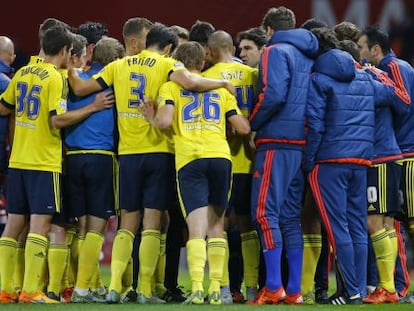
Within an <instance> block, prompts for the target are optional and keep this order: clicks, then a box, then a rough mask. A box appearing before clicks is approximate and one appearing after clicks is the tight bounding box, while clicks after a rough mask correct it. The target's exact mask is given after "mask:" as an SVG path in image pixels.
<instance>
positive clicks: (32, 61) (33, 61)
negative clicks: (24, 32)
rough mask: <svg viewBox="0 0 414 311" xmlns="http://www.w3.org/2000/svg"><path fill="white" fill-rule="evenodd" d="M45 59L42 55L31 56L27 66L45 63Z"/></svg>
mask: <svg viewBox="0 0 414 311" xmlns="http://www.w3.org/2000/svg"><path fill="white" fill-rule="evenodd" d="M43 62H44V59H43V58H42V57H40V56H37V55H35V56H30V59H29V62H28V63H27V66H29V65H36V64H40V63H43Z"/></svg>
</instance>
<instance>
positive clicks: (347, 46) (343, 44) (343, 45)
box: [338, 40, 361, 62]
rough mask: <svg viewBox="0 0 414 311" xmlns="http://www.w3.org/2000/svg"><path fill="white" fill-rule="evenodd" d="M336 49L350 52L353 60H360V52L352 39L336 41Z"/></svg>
mask: <svg viewBox="0 0 414 311" xmlns="http://www.w3.org/2000/svg"><path fill="white" fill-rule="evenodd" d="M338 49H340V50H342V51H345V52H348V53H349V54H351V56H352V57H353V59H354V60H356V61H357V62H359V61H360V60H361V53H360V52H359V47H358V45H357V44H356V43H355V42H354V41H352V40H342V41H339V42H338Z"/></svg>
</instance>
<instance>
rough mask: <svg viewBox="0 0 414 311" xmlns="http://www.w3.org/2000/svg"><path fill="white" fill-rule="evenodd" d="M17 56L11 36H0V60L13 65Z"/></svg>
mask: <svg viewBox="0 0 414 311" xmlns="http://www.w3.org/2000/svg"><path fill="white" fill-rule="evenodd" d="M15 58H16V55H15V54H14V43H13V41H12V40H11V39H10V38H9V37H6V36H0V60H2V61H4V62H5V63H7V64H9V65H11V63H13V62H14V59H15Z"/></svg>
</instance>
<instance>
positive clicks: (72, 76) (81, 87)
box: [68, 68, 102, 96]
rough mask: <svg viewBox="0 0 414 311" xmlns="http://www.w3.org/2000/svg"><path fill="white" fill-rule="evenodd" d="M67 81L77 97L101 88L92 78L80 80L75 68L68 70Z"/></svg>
mask: <svg viewBox="0 0 414 311" xmlns="http://www.w3.org/2000/svg"><path fill="white" fill-rule="evenodd" d="M68 81H69V84H70V87H71V88H72V90H73V92H74V93H75V94H76V95H77V96H86V95H88V94H91V93H93V92H96V91H99V90H101V89H102V86H101V85H100V84H99V83H98V82H97V81H96V80H95V79H93V78H90V79H87V80H83V79H81V78H80V77H79V72H78V70H77V69H75V68H72V69H69V70H68Z"/></svg>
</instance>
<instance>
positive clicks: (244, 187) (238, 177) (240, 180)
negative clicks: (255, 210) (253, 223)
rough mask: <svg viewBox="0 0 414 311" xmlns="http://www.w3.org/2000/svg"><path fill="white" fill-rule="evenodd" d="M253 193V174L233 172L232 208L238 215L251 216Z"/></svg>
mask: <svg viewBox="0 0 414 311" xmlns="http://www.w3.org/2000/svg"><path fill="white" fill-rule="evenodd" d="M251 193H252V174H233V184H232V186H231V195H230V208H233V209H234V212H235V213H236V214H237V215H248V216H250V201H251V200H250V197H251Z"/></svg>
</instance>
